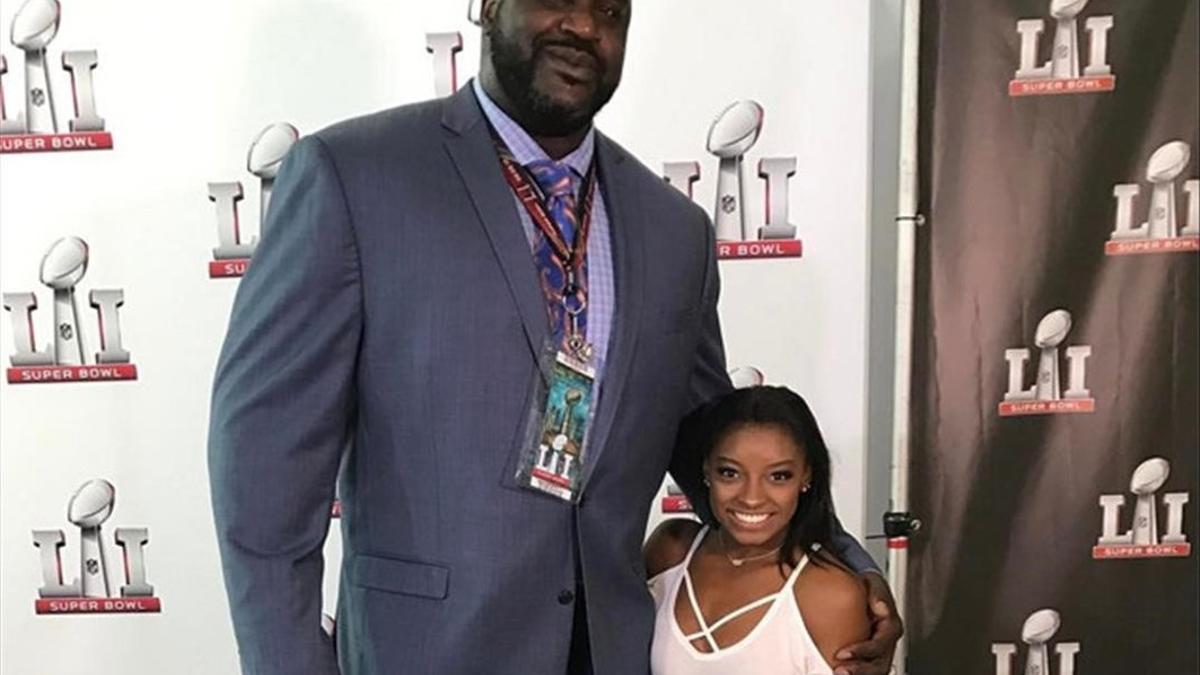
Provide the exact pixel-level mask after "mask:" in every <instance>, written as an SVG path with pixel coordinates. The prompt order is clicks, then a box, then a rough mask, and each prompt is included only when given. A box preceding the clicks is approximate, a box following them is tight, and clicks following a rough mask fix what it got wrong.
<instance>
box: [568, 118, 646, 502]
mask: <svg viewBox="0 0 1200 675" xmlns="http://www.w3.org/2000/svg"><path fill="white" fill-rule="evenodd" d="M596 159H597V161H598V162H599V163H600V176H601V179H602V180H603V181H604V183H603V186H604V203H605V207H606V208H607V210H608V214H609V230H610V233H611V235H610V236H611V237H612V244H613V246H612V250H613V269H614V272H615V275H614V276H615V283H616V295H617V299H616V314H615V316H614V317H613V323H614V325H613V333H612V334H613V339H612V343H611V344H610V345H609V349H608V361H607V363H606V364H605V366H604V376H603V381H602V383H601V391H600V403H599V408H598V409H597V411H596V420H595V425H596V426H595V428H594V429H592V439H591V440H590V441H588V450H587V452H588V454H589V455H590V456H588V457H585V458H584V467H585V468H584V475H583V480H582V485H581V488H580V489H581V490H582V489H583V486H586V484H587V482H588V480H589V479H590V478H591V475H592V474H593V473H594V472H595V470H596V466H597V465H598V464H599V462H600V457H601V455H602V454H603V453H604V449H605V447H606V446H607V445H608V438H609V434H610V433H611V432H612V426H613V420H614V419H615V418H616V414H617V410H618V408H619V406H620V402H621V401H622V400H623V398H624V397H623V396H622V394H621V392H622V391H623V390H624V388H625V382H626V380H627V379H628V378H629V372H630V369H631V368H632V366H633V362H634V353H635V351H636V348H637V336H638V326H639V325H640V323H641V315H642V304H643V303H642V300H643V298H642V291H643V289H644V288H645V274H646V268H645V245H644V242H643V239H642V233H643V232H644V231H645V229H644V228H645V227H647V223H646V222H645V216H644V214H643V213H642V211H641V210H640V209H638V208H637V207H636V205H637V204H638V203H639V199H638V196H637V190H638V186H637V183H636V181H635V180H634V178H635V176H636V174H635V173H634V170H633V167H632V166H631V164H630V160H629V158H628V156H627V155H626V154H625V152H624V151H623V150H621V149H620V148H619V147H617V145H616V144H615V143H613V142H612V141H610V140H608V138H607V137H605V136H604V135H602V134H600V133H597V134H596Z"/></svg>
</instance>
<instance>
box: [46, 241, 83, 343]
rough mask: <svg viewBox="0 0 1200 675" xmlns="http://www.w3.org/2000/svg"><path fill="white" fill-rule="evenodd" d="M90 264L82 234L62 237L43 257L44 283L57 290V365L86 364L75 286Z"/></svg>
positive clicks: (55, 298)
mask: <svg viewBox="0 0 1200 675" xmlns="http://www.w3.org/2000/svg"><path fill="white" fill-rule="evenodd" d="M87 264H88V247H87V244H86V243H85V242H84V241H83V240H82V239H80V238H79V237H63V238H61V239H59V240H58V241H56V242H54V243H53V244H51V245H50V249H49V250H47V251H46V255H45V256H44V257H43V258H42V266H41V280H42V283H43V284H45V285H46V286H49V287H50V288H51V289H53V290H54V359H55V363H57V364H58V365H72V366H80V365H83V363H84V358H83V336H82V335H81V334H80V333H79V307H78V305H77V304H76V302H75V286H76V285H78V284H79V282H80V281H81V280H83V275H84V274H85V273H86V272H87Z"/></svg>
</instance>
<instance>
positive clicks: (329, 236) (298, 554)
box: [208, 137, 362, 675]
mask: <svg viewBox="0 0 1200 675" xmlns="http://www.w3.org/2000/svg"><path fill="white" fill-rule="evenodd" d="M263 231H264V235H263V237H262V238H261V241H260V244H259V246H258V248H257V249H256V251H255V253H254V259H253V262H252V264H251V265H250V266H249V269H248V271H247V274H246V276H245V277H243V279H242V280H241V284H240V287H239V289H238V293H237V298H236V300H235V301H234V305H233V312H232V318H231V320H230V324H229V330H228V333H227V335H226V337H225V343H224V347H223V348H222V350H221V357H220V361H219V363H218V366H217V372H216V377H215V381H214V384H213V395H212V410H211V416H210V422H209V439H208V462H209V475H210V481H211V489H212V500H213V512H214V518H215V521H216V530H217V539H218V543H219V546H220V552H221V560H222V565H223V569H224V574H225V586H226V590H227V592H228V595H229V604H230V611H231V613H232V615H233V625H234V632H235V633H236V636H237V642H238V648H239V652H240V656H241V663H242V669H243V671H244V672H245V673H247V674H253V675H297V674H305V675H307V674H313V675H333V674H336V673H337V672H338V669H337V664H336V661H335V658H334V651H333V645H332V643H331V641H330V640H329V639H328V638H327V637H326V636H325V634H324V633H323V632H322V630H321V585H322V574H323V569H324V560H323V557H322V549H323V545H324V542H325V536H326V533H327V531H328V528H329V520H330V507H331V505H332V502H333V498H334V485H335V482H336V478H337V470H338V465H339V459H340V454H341V449H342V448H343V447H344V444H345V442H346V440H347V439H348V437H349V433H350V428H351V422H352V420H353V417H354V397H353V391H354V373H355V367H356V358H357V353H358V344H359V338H360V332H361V331H360V325H361V304H362V303H361V292H360V284H361V282H360V276H359V259H358V251H357V248H356V243H355V241H354V236H353V231H352V226H351V222H350V215H349V211H348V208H347V205H346V199H345V194H344V192H343V190H342V186H341V183H340V179H339V178H338V176H337V173H336V170H335V168H334V165H333V163H332V161H331V159H330V156H329V154H328V151H327V150H326V149H325V146H324V145H323V144H322V142H321V141H320V140H319V139H317V138H316V137H308V138H305V139H302V140H301V141H300V142H299V143H297V144H296V146H294V147H293V148H292V150H291V152H290V153H289V154H288V157H287V159H286V160H285V161H284V165H283V168H282V170H281V171H280V173H279V177H278V179H277V180H276V183H275V194H274V198H273V200H272V202H271V207H270V213H269V214H268V216H267V219H266V223H265V224H264V227H263Z"/></svg>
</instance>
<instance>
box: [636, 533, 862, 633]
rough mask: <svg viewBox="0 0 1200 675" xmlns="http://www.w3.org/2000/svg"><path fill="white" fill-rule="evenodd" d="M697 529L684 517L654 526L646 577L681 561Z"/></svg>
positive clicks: (646, 555)
mask: <svg viewBox="0 0 1200 675" xmlns="http://www.w3.org/2000/svg"><path fill="white" fill-rule="evenodd" d="M699 531H700V523H697V522H696V521H694V520H688V519H686V518H672V519H670V520H664V521H663V522H662V523H660V524H659V526H658V527H656V528H654V533H653V534H651V535H650V538H649V539H647V540H646V545H645V546H643V547H642V556H643V558H644V559H645V561H646V578H647V579H653V578H654V577H655V576H657V575H659V574H661V573H662V572H663V571H665V570H668V569H671V568H672V567H674V566H676V565H678V564H679V563H681V562H683V559H684V558H686V557H687V552H688V549H689V548H691V545H692V541H693V540H694V539H695V538H696V533H697V532H699ZM847 644H848V643H847Z"/></svg>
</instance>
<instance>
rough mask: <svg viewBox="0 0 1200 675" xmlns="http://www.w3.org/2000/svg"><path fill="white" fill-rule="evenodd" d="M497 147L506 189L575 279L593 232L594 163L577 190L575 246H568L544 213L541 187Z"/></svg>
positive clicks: (509, 155) (544, 207) (500, 147)
mask: <svg viewBox="0 0 1200 675" xmlns="http://www.w3.org/2000/svg"><path fill="white" fill-rule="evenodd" d="M496 145H497V148H498V149H499V150H500V166H501V168H503V170H504V179H505V180H507V181H508V185H509V187H511V188H512V191H513V192H514V193H515V194H516V195H517V199H518V200H520V202H521V205H522V206H524V207H525V210H526V211H527V212H528V213H529V217H530V218H531V219H532V220H533V223H534V224H535V225H536V226H537V228H538V230H540V231H541V233H542V235H543V236H545V237H546V241H547V242H548V243H549V244H550V250H551V251H553V252H554V257H556V258H558V260H559V262H561V263H562V265H563V267H564V268H565V269H566V270H567V272H569V273H570V274H571V276H572V277H574V276H575V275H576V274H578V272H579V270H581V269H582V268H583V261H584V258H585V257H586V256H587V242H588V235H589V234H590V233H591V229H592V202H593V201H594V199H595V195H596V163H595V161H593V162H592V166H591V167H590V168H588V172H587V176H585V177H584V179H583V189H582V190H581V191H580V192H581V193H582V194H583V200H581V201H580V202H579V203H578V204H577V205H576V213H575V216H576V218H575V222H577V223H579V225H578V229H577V231H576V232H575V245H574V246H567V241H566V239H564V238H563V235H562V232H561V231H560V230H559V229H558V226H557V225H555V224H554V220H553V219H552V218H551V217H550V214H549V213H547V212H546V202H545V198H544V197H543V195H542V191H541V188H539V187H538V186H537V181H535V180H532V179H531V178H530V177H529V174H528V172H527V171H526V170H525V167H523V166H521V165H520V164H518V163H517V160H515V159H513V157H512V155H511V154H510V153H509V151H508V148H506V147H504V145H503V144H502V143H499V142H497V144H496Z"/></svg>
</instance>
